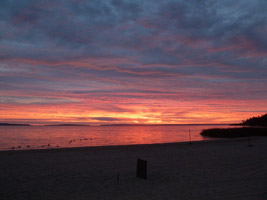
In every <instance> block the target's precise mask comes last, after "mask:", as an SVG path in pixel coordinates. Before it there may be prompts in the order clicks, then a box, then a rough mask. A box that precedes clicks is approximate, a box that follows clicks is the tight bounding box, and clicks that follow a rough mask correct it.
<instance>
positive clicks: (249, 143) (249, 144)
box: [248, 136, 253, 147]
mask: <svg viewBox="0 0 267 200" xmlns="http://www.w3.org/2000/svg"><path fill="white" fill-rule="evenodd" d="M248 146H249V147H253V145H252V144H251V142H250V138H249V136H248Z"/></svg>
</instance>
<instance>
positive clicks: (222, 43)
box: [0, 0, 267, 124]
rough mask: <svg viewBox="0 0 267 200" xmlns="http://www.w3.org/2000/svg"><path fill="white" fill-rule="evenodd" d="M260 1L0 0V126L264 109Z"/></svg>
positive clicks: (228, 117) (199, 116) (152, 119)
mask: <svg viewBox="0 0 267 200" xmlns="http://www.w3.org/2000/svg"><path fill="white" fill-rule="evenodd" d="M266 10H267V1H266V0H235V1H233V0H217V1H216V0H187V1H184V0H183V1H182V0H164V1H163V0H145V1H141V0H1V1H0V122H9V123H31V124H51V123H65V122H66V123H88V124H107V123H108V124H114V123H152V124H155V123H156V124H159V123H160V124H161V123H163V124H189V123H201V124H202V123H208V124H211V123H235V122H240V121H241V120H244V119H246V118H248V117H252V116H257V115H261V114H264V113H266V112H267V12H266Z"/></svg>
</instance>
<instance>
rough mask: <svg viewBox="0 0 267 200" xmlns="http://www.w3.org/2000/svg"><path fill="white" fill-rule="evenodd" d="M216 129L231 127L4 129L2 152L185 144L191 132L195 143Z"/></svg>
mask: <svg viewBox="0 0 267 200" xmlns="http://www.w3.org/2000/svg"><path fill="white" fill-rule="evenodd" d="M216 127H217V128H218V127H220V128H226V127H228V125H205V126H204V125H201V126H200V125H186V126H1V127H0V150H10V149H11V148H12V147H15V149H42V148H57V146H59V147H61V148H62V147H83V146H109V145H131V144H154V143H168V142H184V141H189V129H190V132H191V138H192V141H198V140H209V139H210V138H204V137H202V136H201V135H200V132H201V130H203V129H208V128H216ZM48 144H49V146H48ZM28 145H30V147H27V146H28ZM19 146H21V148H18V147H19Z"/></svg>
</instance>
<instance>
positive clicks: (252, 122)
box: [241, 113, 267, 126]
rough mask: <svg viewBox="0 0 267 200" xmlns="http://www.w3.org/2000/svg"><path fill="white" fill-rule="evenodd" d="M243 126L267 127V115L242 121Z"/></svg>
mask: <svg viewBox="0 0 267 200" xmlns="http://www.w3.org/2000/svg"><path fill="white" fill-rule="evenodd" d="M241 125H245V126H267V113H266V114H264V115H261V116H258V117H251V118H249V119H247V120H244V121H242V123H241Z"/></svg>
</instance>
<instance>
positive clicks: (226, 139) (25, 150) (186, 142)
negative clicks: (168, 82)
mask: <svg viewBox="0 0 267 200" xmlns="http://www.w3.org/2000/svg"><path fill="white" fill-rule="evenodd" d="M254 137H260V136H253V137H252V138H254ZM230 140H231V142H233V141H234V140H236V141H239V140H247V139H245V138H216V139H214V138H212V139H208V140H196V141H191V144H190V141H183V142H168V143H152V144H129V145H106V146H80V147H51V148H38V149H14V150H12V149H7V150H0V154H1V153H5V152H33V151H38V152H39V151H40V152H42V151H72V150H73V151H82V150H90V149H102V148H103V149H105V148H107V149H110V148H128V147H134V148H135V147H136V148H138V147H149V146H155V147H156V146H168V145H176V146H177V145H178V146H179V145H187V144H188V145H193V144H206V143H221V142H230Z"/></svg>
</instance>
